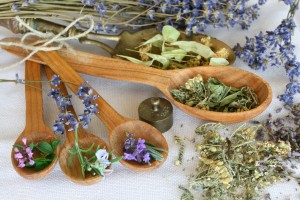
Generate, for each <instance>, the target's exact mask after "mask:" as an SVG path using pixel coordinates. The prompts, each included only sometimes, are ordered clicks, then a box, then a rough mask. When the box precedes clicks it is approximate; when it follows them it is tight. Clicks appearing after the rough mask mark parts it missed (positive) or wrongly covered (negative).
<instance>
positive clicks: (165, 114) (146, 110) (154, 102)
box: [138, 97, 173, 133]
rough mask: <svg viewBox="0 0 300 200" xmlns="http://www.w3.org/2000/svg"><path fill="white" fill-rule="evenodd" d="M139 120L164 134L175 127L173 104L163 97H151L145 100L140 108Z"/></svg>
mask: <svg viewBox="0 0 300 200" xmlns="http://www.w3.org/2000/svg"><path fill="white" fill-rule="evenodd" d="M138 113H139V119H140V120H142V121H144V122H146V123H148V124H151V125H152V126H154V127H155V128H157V129H158V130H160V131H161V132H162V133H163V132H166V131H167V130H169V129H170V128H171V127H172V125H173V107H172V104H171V103H170V102H169V101H168V100H166V99H164V98H161V97H151V98H148V99H146V100H144V101H143V102H142V103H141V104H140V105H139V108H138Z"/></svg>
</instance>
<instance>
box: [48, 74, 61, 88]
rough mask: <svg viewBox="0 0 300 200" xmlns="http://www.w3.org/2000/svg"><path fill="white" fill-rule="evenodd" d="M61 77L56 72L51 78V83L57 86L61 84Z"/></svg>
mask: <svg viewBox="0 0 300 200" xmlns="http://www.w3.org/2000/svg"><path fill="white" fill-rule="evenodd" d="M60 81H61V80H60V78H59V75H56V74H54V75H53V76H52V78H51V80H50V83H51V85H53V86H55V87H57V86H58V85H59V84H60Z"/></svg>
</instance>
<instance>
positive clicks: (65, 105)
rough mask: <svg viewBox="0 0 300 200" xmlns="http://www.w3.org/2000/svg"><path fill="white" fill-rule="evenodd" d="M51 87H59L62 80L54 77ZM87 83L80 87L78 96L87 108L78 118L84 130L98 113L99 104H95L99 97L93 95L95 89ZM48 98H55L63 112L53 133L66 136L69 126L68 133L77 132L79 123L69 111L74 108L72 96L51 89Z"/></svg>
mask: <svg viewBox="0 0 300 200" xmlns="http://www.w3.org/2000/svg"><path fill="white" fill-rule="evenodd" d="M50 83H51V85H53V86H54V87H58V86H59V84H60V83H61V79H60V77H59V76H58V75H53V77H52V78H51V80H50ZM87 84H88V83H87V82H84V83H83V84H81V85H80V86H79V87H78V92H77V94H76V95H77V96H78V97H80V98H81V99H82V103H83V104H84V106H85V109H84V113H83V114H81V115H79V116H78V120H79V122H80V123H81V124H82V127H83V128H87V127H88V125H89V123H90V118H91V117H92V116H93V115H94V114H95V113H98V112H99V111H98V108H97V106H98V105H97V104H95V103H94V100H95V99H97V98H98V97H99V96H98V95H94V94H93V89H92V88H91V87H89V86H88V85H87ZM48 96H50V97H51V98H53V99H54V100H55V102H56V104H57V105H58V107H59V108H60V110H61V111H62V113H60V114H59V115H58V118H59V120H55V123H54V125H53V128H52V129H53V131H54V133H55V134H64V133H65V132H66V131H65V126H64V125H68V126H69V127H70V128H69V129H68V131H73V130H76V128H77V127H78V122H77V120H76V118H75V116H74V115H73V114H72V113H70V112H69V111H68V109H69V107H70V106H72V102H71V98H72V96H71V95H66V96H65V95H63V94H60V89H59V88H55V89H51V90H50V92H49V93H48Z"/></svg>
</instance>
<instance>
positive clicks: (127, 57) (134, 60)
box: [117, 55, 153, 66]
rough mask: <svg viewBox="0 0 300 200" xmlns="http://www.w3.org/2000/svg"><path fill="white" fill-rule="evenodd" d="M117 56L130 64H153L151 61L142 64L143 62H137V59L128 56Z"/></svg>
mask: <svg viewBox="0 0 300 200" xmlns="http://www.w3.org/2000/svg"><path fill="white" fill-rule="evenodd" d="M117 56H119V57H121V58H125V59H127V60H129V61H130V62H133V63H136V64H140V65H146V66H151V65H152V63H153V60H151V61H147V62H144V61H141V60H138V59H136V58H133V57H130V56H123V55H117Z"/></svg>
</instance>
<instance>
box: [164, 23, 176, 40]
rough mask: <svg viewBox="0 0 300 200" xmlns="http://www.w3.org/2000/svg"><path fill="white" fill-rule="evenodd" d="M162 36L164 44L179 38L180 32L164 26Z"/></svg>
mask: <svg viewBox="0 0 300 200" xmlns="http://www.w3.org/2000/svg"><path fill="white" fill-rule="evenodd" d="M162 35H163V38H164V40H165V41H166V42H175V41H177V39H178V38H179V36H180V32H179V31H177V29H176V28H174V27H172V26H170V25H166V26H164V27H163V29H162Z"/></svg>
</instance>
